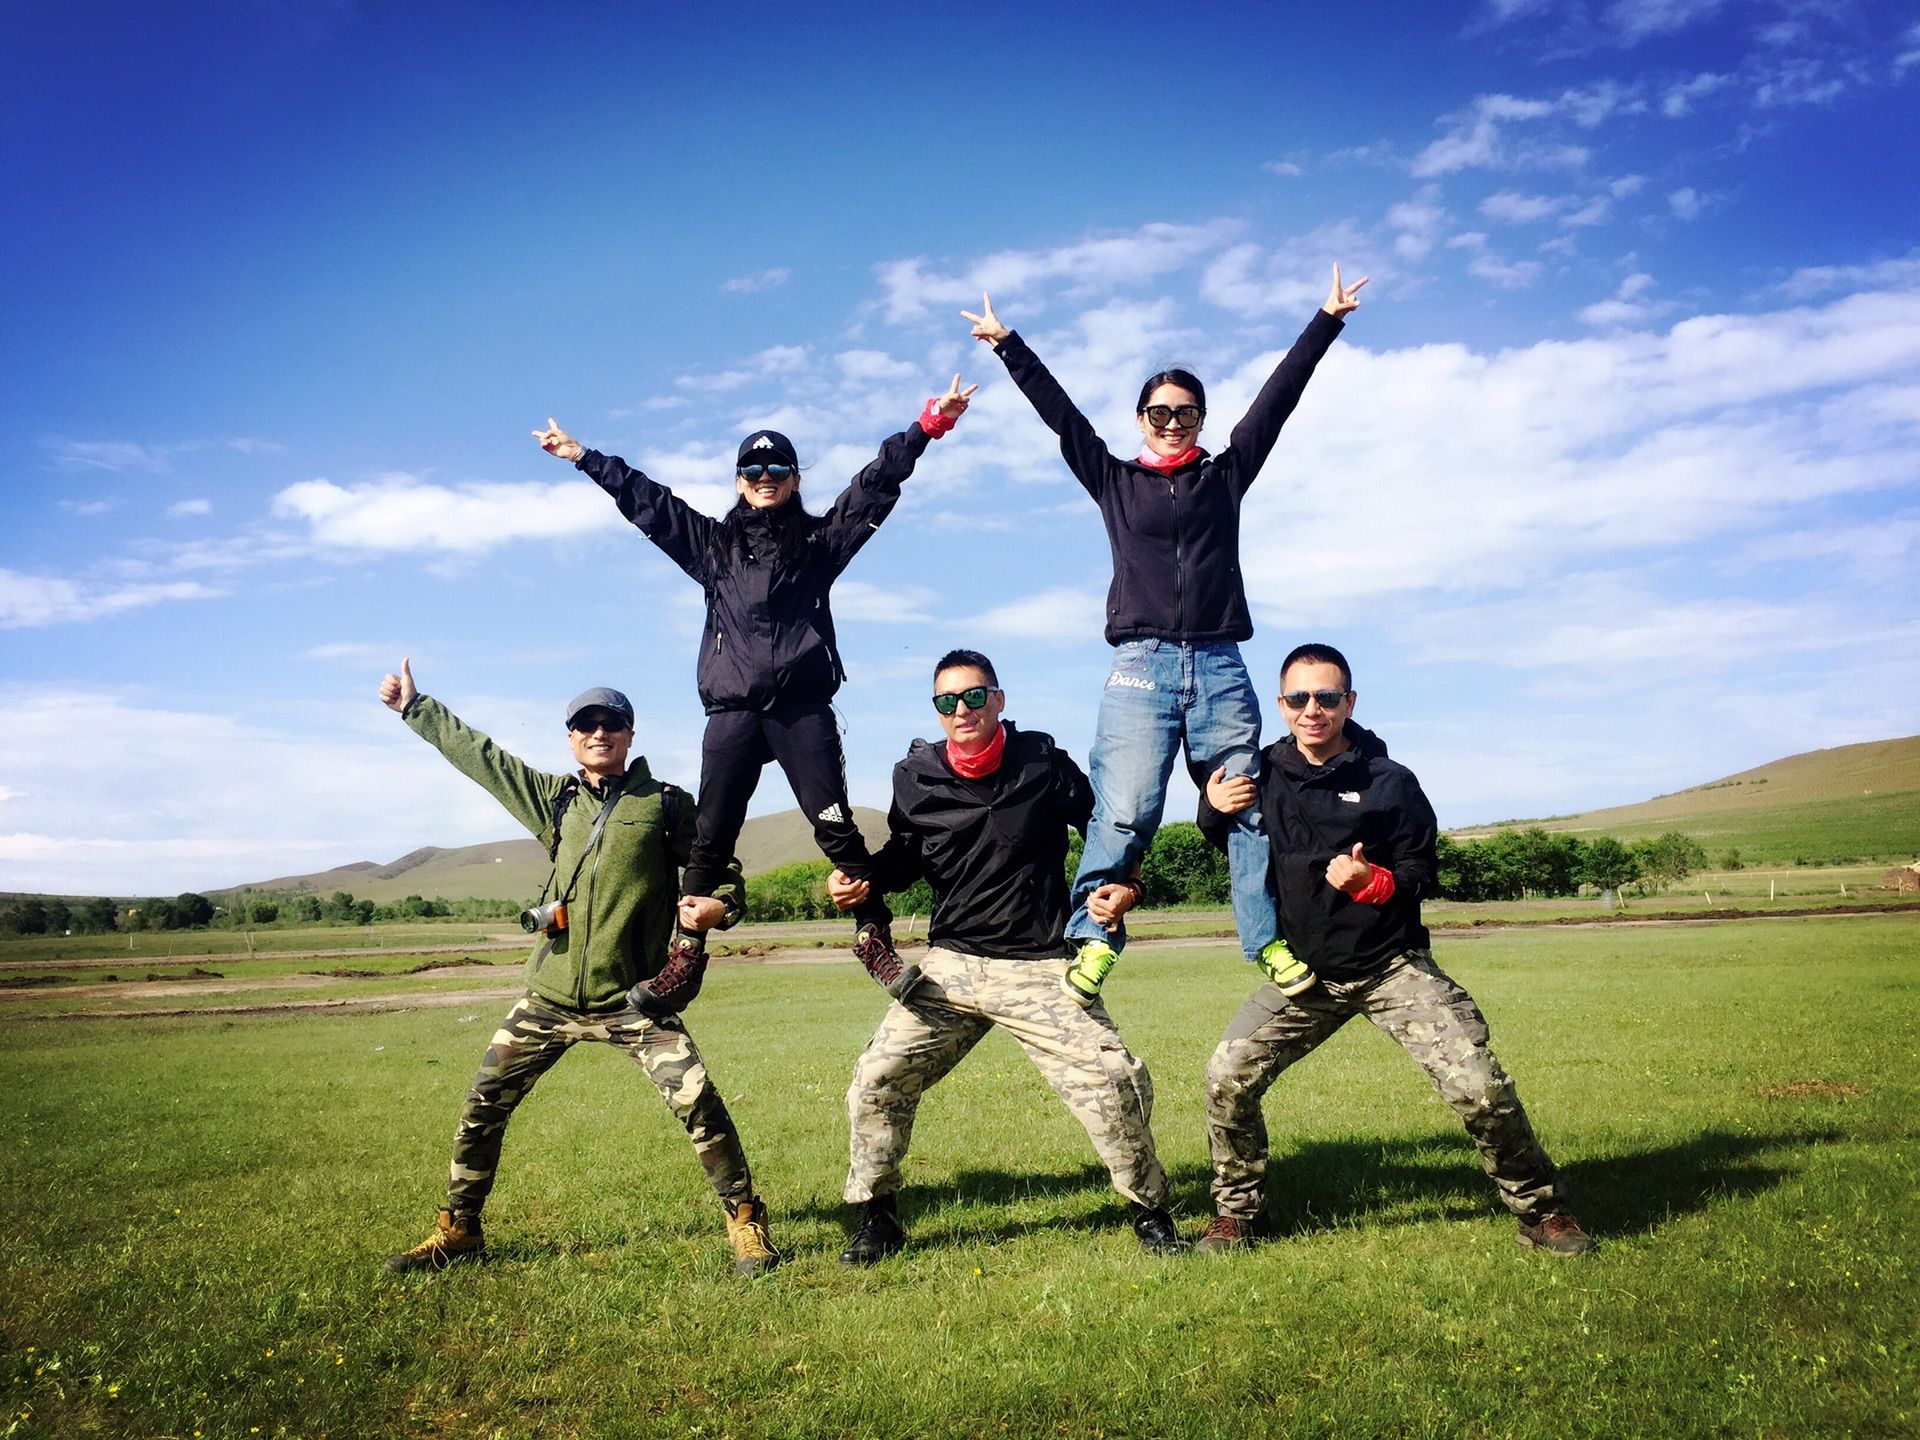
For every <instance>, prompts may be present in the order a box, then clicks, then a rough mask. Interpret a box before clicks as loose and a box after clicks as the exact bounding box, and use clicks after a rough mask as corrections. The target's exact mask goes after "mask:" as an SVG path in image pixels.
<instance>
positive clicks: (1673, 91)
mask: <svg viewBox="0 0 1920 1440" xmlns="http://www.w3.org/2000/svg"><path fill="white" fill-rule="evenodd" d="M1731 84H1733V77H1732V76H1731V75H1721V74H1717V73H1715V72H1713V71H1702V72H1701V73H1700V74H1698V75H1695V76H1693V77H1692V78H1691V79H1687V80H1680V81H1677V82H1675V83H1674V84H1672V85H1669V86H1668V87H1667V89H1666V92H1665V93H1664V94H1663V95H1662V96H1661V98H1660V113H1661V114H1662V115H1665V116H1667V117H1668V118H1669V119H1674V120H1677V119H1679V118H1680V117H1681V116H1682V115H1688V114H1691V113H1692V112H1693V102H1694V101H1696V100H1702V99H1705V98H1706V97H1707V96H1709V95H1714V94H1718V93H1719V92H1720V91H1722V90H1725V89H1726V88H1727V87H1728V86H1729V85H1731Z"/></svg>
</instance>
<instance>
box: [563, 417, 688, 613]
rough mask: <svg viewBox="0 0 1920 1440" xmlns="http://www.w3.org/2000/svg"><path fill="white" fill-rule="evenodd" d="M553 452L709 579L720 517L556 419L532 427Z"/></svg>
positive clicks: (670, 554) (672, 555)
mask: <svg viewBox="0 0 1920 1440" xmlns="http://www.w3.org/2000/svg"><path fill="white" fill-rule="evenodd" d="M533 438H534V439H535V440H537V441H539V442H540V448H541V449H542V450H544V451H546V452H547V453H548V454H549V455H553V456H557V457H558V458H559V459H562V460H568V461H571V462H572V463H573V464H574V465H575V466H576V467H578V468H579V469H580V470H583V471H585V472H586V474H587V476H588V478H589V479H591V480H592V481H593V483H594V484H596V485H598V486H599V487H600V488H601V489H602V490H604V491H606V492H607V494H609V495H611V496H612V497H613V500H614V503H615V504H616V505H618V506H619V507H620V513H621V514H622V515H624V516H626V517H627V519H628V520H629V521H631V522H632V523H633V524H634V525H635V526H636V527H637V528H638V529H639V531H640V533H641V534H642V535H644V536H646V537H647V539H649V540H651V541H652V542H653V543H654V544H655V545H657V546H659V547H660V550H661V552H662V553H663V554H664V555H665V556H666V557H667V558H668V559H669V560H671V561H673V563H674V564H676V565H678V566H679V567H680V568H681V569H682V570H684V571H686V572H687V574H689V575H691V576H692V577H693V578H694V579H696V580H698V581H699V582H700V583H701V584H702V585H704V584H706V583H707V546H708V545H709V544H710V543H711V542H712V540H713V532H714V529H715V527H716V526H718V525H719V523H720V522H719V521H718V520H715V519H714V518H713V517H712V516H710V515H702V514H701V513H700V512H699V511H698V510H696V509H694V508H693V507H692V506H691V505H689V504H687V502H686V501H684V500H682V499H681V498H680V497H679V496H678V495H675V494H674V493H673V492H672V491H671V490H669V489H668V488H667V487H666V486H664V485H662V484H660V483H659V481H657V480H653V479H650V478H648V477H647V476H646V475H645V474H644V473H642V472H641V471H639V470H636V469H634V468H633V467H632V466H631V465H629V464H627V462H626V461H624V460H622V459H621V458H620V457H619V456H618V455H603V454H601V453H600V452H599V451H598V450H589V449H588V448H587V447H586V446H584V445H582V444H581V443H580V442H579V441H578V440H576V439H574V438H573V437H572V436H571V435H569V434H567V432H566V431H564V430H562V429H561V428H560V427H559V426H558V425H557V424H555V423H554V421H553V420H552V419H548V421H547V428H546V429H545V430H536V431H534V432H533Z"/></svg>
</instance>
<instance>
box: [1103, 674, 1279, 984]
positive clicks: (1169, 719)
mask: <svg viewBox="0 0 1920 1440" xmlns="http://www.w3.org/2000/svg"><path fill="white" fill-rule="evenodd" d="M1183 740H1184V741H1185V742H1186V747H1187V772H1188V774H1190V775H1192V776H1193V781H1194V784H1196V785H1200V786H1204V785H1205V784H1206V783H1207V777H1208V776H1209V775H1211V774H1212V773H1213V772H1214V771H1215V770H1216V769H1218V768H1219V767H1220V766H1222V765H1224V766H1225V767H1226V769H1227V773H1228V774H1229V775H1250V774H1252V773H1253V772H1254V770H1255V769H1256V768H1257V764H1258V758H1259V753H1260V702H1259V701H1258V700H1257V699H1256V698H1255V697H1254V693H1253V682H1252V681H1251V680H1249V679H1248V678H1247V667H1246V665H1245V664H1244V663H1242V661H1241V659H1240V647H1239V646H1238V645H1235V644H1233V643H1232V642H1231V641H1228V642H1226V643H1223V644H1217V645H1182V644H1180V643H1179V642H1178V641H1174V640H1129V641H1128V642H1127V643H1126V644H1124V645H1120V646H1117V647H1115V649H1114V652H1113V668H1112V670H1111V671H1109V672H1108V674H1107V688H1106V693H1105V694H1104V695H1103V696H1102V697H1101V700H1100V720H1099V723H1098V725H1097V726H1096V727H1095V730H1094V738H1093V757H1092V759H1093V765H1092V775H1093V795H1094V804H1093V822H1092V824H1090V825H1089V826H1088V827H1087V846H1086V850H1085V852H1084V853H1083V854H1082V855H1081V857H1080V873H1079V874H1078V875H1077V876H1075V877H1074V881H1073V907H1074V908H1073V918H1072V919H1070V920H1068V921H1067V938H1068V939H1069V940H1071V941H1073V942H1075V943H1076V944H1077V943H1079V942H1080V941H1082V940H1105V941H1106V942H1107V943H1108V944H1109V945H1111V946H1113V948H1114V949H1116V950H1119V949H1122V948H1123V947H1124V946H1125V945H1126V943H1127V932H1126V925H1125V922H1124V921H1123V922H1122V924H1121V926H1120V928H1119V929H1118V930H1115V931H1113V932H1112V933H1111V934H1109V933H1108V932H1107V931H1105V930H1103V929H1101V927H1100V922H1099V921H1097V920H1095V919H1094V918H1093V917H1092V916H1091V915H1089V914H1088V913H1087V896H1088V895H1090V894H1091V893H1092V892H1093V891H1094V890H1095V889H1096V888H1098V887H1099V886H1101V885H1105V884H1108V883H1109V882H1111V881H1115V880H1124V879H1126V877H1127V876H1129V875H1131V874H1132V873H1133V867H1134V865H1135V864H1136V863H1137V862H1138V861H1139V860H1140V858H1141V857H1142V856H1143V855H1145V854H1146V852H1147V847H1148V846H1149V845H1151V844H1152V843H1153V835H1154V832H1155V831H1156V830H1158V829H1159V828H1160V814H1161V811H1162V810H1164V809H1165V808H1166V803H1167V777H1168V776H1169V775H1171V774H1172V773H1173V760H1174V756H1175V755H1176V754H1177V753H1178V752H1179V749H1180V745H1181V742H1182V741H1183ZM1267 855H1268V848H1267V837H1266V835H1265V833H1264V832H1263V831H1262V830H1261V828H1260V807H1259V806H1258V805H1257V804H1256V805H1254V806H1252V807H1251V808H1249V809H1246V810H1243V811H1241V812H1240V814H1239V815H1237V816H1235V817H1234V827H1233V830H1232V833H1231V834H1230V835H1229V836H1228V838H1227V870H1228V873H1229V875H1230V877H1231V879H1232V887H1233V920H1234V924H1235V925H1236V926H1237V927H1238V929H1239V931H1240V948H1241V949H1242V950H1244V951H1245V952H1246V955H1247V958H1248V959H1249V960H1255V959H1258V957H1259V955H1260V952H1261V950H1263V949H1264V948H1265V947H1266V946H1267V944H1268V942H1270V941H1272V940H1274V939H1276V938H1278V936H1279V933H1280V932H1279V927H1278V926H1277V924H1276V923H1275V921H1274V915H1273V896H1272V895H1271V894H1270V893H1269V892H1268V889H1267Z"/></svg>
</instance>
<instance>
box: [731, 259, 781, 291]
mask: <svg viewBox="0 0 1920 1440" xmlns="http://www.w3.org/2000/svg"><path fill="white" fill-rule="evenodd" d="M792 278H793V271H792V270H790V269H788V268H787V267H786V266H785V265H776V266H774V267H773V268H772V269H771V270H762V271H761V272H760V273H759V274H758V275H741V276H738V277H736V278H735V279H732V280H727V281H724V282H722V284H721V286H720V288H721V289H722V290H724V291H726V292H727V294H729V295H757V294H758V293H759V292H760V291H762V290H772V289H774V288H775V287H776V286H780V285H784V284H786V283H787V281H789V280H791V279H792Z"/></svg>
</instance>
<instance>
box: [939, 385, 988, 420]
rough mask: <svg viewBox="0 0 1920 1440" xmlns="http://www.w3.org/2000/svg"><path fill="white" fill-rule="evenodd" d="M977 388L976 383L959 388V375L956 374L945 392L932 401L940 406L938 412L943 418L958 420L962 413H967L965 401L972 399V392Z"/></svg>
mask: <svg viewBox="0 0 1920 1440" xmlns="http://www.w3.org/2000/svg"><path fill="white" fill-rule="evenodd" d="M979 388H980V387H979V386H978V385H969V386H967V388H966V389H964V390H962V389H961V388H960V377H959V376H958V375H956V376H954V377H953V383H952V384H951V385H949V386H948V387H947V393H946V394H944V395H942V396H941V397H940V398H939V399H938V400H937V401H935V402H934V403H935V404H937V405H938V406H939V407H940V414H941V415H942V416H943V417H944V418H946V419H948V420H958V419H959V418H960V417H961V416H962V415H964V414H966V413H967V402H968V401H969V400H971V399H973V392H974V391H976V390H978V389H979Z"/></svg>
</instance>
